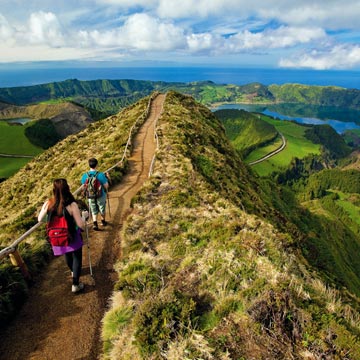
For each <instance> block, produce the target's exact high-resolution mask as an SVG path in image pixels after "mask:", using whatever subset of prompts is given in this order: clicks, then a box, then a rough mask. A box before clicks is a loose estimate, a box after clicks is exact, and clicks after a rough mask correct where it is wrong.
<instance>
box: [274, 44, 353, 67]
mask: <svg viewBox="0 0 360 360" xmlns="http://www.w3.org/2000/svg"><path fill="white" fill-rule="evenodd" d="M279 65H280V66H281V67H286V68H293V67H295V68H299V67H301V68H311V69H317V70H327V69H349V68H353V67H355V66H360V46H359V45H344V44H341V45H336V46H334V47H333V48H331V49H329V50H328V51H324V50H323V51H320V50H313V51H311V52H310V53H309V54H302V55H299V56H298V57H297V58H296V59H281V60H280V62H279Z"/></svg>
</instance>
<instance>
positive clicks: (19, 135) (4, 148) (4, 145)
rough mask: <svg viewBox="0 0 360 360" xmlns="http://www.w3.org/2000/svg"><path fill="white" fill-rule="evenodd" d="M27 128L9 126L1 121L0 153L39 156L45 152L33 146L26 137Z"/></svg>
mask: <svg viewBox="0 0 360 360" xmlns="http://www.w3.org/2000/svg"><path fill="white" fill-rule="evenodd" d="M24 130H25V127H24V126H19V125H9V124H8V123H7V122H6V121H0V153H2V154H14V155H37V154H40V153H41V152H42V151H43V150H42V149H40V148H39V147H37V146H34V145H33V144H31V142H30V141H29V139H28V138H27V137H26V136H25V132H24Z"/></svg>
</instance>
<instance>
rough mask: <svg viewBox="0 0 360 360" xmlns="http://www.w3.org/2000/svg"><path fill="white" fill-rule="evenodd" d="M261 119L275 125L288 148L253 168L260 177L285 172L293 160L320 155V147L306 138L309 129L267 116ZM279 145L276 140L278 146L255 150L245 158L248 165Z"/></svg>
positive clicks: (271, 145) (272, 145) (262, 116)
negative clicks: (280, 171)
mask: <svg viewBox="0 0 360 360" xmlns="http://www.w3.org/2000/svg"><path fill="white" fill-rule="evenodd" d="M261 119H262V120H263V121H266V122H268V123H269V124H271V125H273V126H274V127H275V128H276V130H277V131H278V132H280V133H281V134H283V135H284V137H285V139H286V147H285V149H284V150H283V151H281V152H280V153H278V154H276V155H275V156H273V157H271V158H269V159H267V160H266V161H264V162H261V163H259V164H256V165H254V166H253V168H254V169H255V171H256V172H257V173H258V174H259V175H261V176H265V175H269V174H271V173H272V172H274V171H279V170H284V169H285V168H286V167H288V166H289V165H290V164H291V161H292V159H293V158H299V159H302V158H304V157H306V156H308V155H309V154H320V146H319V145H317V144H314V143H313V142H312V141H310V140H308V139H307V137H306V131H307V129H308V127H306V126H304V125H300V124H297V123H296V122H292V121H284V120H277V119H273V118H271V117H269V116H265V115H261ZM278 144H279V140H276V145H274V144H270V146H267V147H266V148H259V149H256V150H254V151H253V152H252V153H250V154H249V156H248V157H247V158H245V161H246V162H247V163H248V162H251V161H254V160H257V159H260V158H261V157H263V156H264V155H266V154H268V153H269V152H271V151H273V149H274V148H278V147H279V146H278Z"/></svg>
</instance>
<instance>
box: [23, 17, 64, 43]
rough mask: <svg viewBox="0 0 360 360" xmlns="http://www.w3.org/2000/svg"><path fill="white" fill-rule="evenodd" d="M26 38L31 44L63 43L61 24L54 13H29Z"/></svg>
mask: <svg viewBox="0 0 360 360" xmlns="http://www.w3.org/2000/svg"><path fill="white" fill-rule="evenodd" d="M25 36H26V38H27V39H28V40H29V41H30V43H32V44H48V45H50V46H51V47H57V46H62V45H64V44H65V39H64V35H63V33H62V29H61V25H60V23H59V21H58V19H57V17H56V15H55V14H53V13H51V12H47V13H46V12H43V11H39V12H37V13H33V14H31V15H30V20H29V25H28V32H26V34H25Z"/></svg>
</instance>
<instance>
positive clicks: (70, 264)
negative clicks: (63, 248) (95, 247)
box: [65, 252, 73, 272]
mask: <svg viewBox="0 0 360 360" xmlns="http://www.w3.org/2000/svg"><path fill="white" fill-rule="evenodd" d="M65 262H66V265H67V266H68V267H69V269H70V271H71V272H73V253H72V252H68V253H65Z"/></svg>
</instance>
